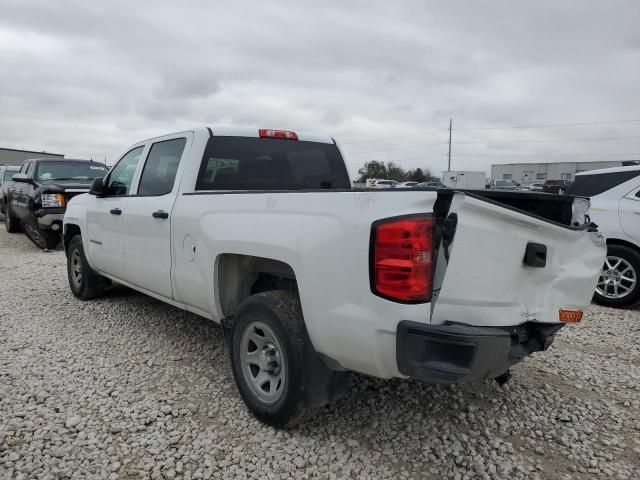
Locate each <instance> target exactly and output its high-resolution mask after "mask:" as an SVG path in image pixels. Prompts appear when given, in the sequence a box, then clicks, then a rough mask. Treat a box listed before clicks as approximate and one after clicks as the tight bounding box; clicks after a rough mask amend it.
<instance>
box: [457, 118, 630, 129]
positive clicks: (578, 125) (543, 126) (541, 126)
mask: <svg viewBox="0 0 640 480" xmlns="http://www.w3.org/2000/svg"><path fill="white" fill-rule="evenodd" d="M635 122H640V120H608V121H603V122H580V123H546V124H545V123H542V124H537V125H508V126H503V127H466V128H458V129H456V130H506V129H511V128H553V127H584V126H588V125H610V124H614V123H635Z"/></svg>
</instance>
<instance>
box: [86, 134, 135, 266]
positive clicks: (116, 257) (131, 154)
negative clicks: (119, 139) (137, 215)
mask: <svg viewBox="0 0 640 480" xmlns="http://www.w3.org/2000/svg"><path fill="white" fill-rule="evenodd" d="M143 152H144V145H140V146H137V147H135V148H133V149H131V150H130V151H128V152H127V153H126V154H125V155H124V156H123V157H122V158H121V159H120V160H119V161H118V163H117V164H116V166H115V167H113V168H112V169H111V172H109V174H108V175H107V176H106V177H105V180H104V181H105V188H106V192H107V193H106V194H105V195H104V196H103V197H96V196H92V197H91V202H90V204H89V206H88V208H87V232H86V235H87V237H88V238H87V240H88V243H85V245H87V246H88V249H89V256H88V258H89V261H90V263H91V265H92V266H93V268H95V269H96V270H98V271H100V272H102V273H106V274H108V275H112V276H114V277H118V278H120V277H122V274H123V261H124V260H123V254H122V215H123V214H125V212H126V211H127V201H128V196H129V194H130V193H131V187H132V184H133V179H134V176H135V174H136V169H137V167H138V163H139V161H140V158H141V157H142V153H143Z"/></svg>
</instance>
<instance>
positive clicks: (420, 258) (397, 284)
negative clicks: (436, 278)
mask: <svg viewBox="0 0 640 480" xmlns="http://www.w3.org/2000/svg"><path fill="white" fill-rule="evenodd" d="M371 235H372V243H371V245H372V246H371V248H372V251H371V269H372V272H371V289H372V290H373V293H375V294H376V295H379V296H381V297H384V298H388V299H390V300H395V301H400V302H406V303H423V302H428V301H429V300H430V299H431V277H432V275H431V273H432V266H433V262H432V256H433V255H432V250H433V244H432V241H433V221H432V219H431V217H429V216H419V217H403V218H397V219H390V220H383V221H380V222H377V223H375V224H374V225H373V229H372V232H371Z"/></svg>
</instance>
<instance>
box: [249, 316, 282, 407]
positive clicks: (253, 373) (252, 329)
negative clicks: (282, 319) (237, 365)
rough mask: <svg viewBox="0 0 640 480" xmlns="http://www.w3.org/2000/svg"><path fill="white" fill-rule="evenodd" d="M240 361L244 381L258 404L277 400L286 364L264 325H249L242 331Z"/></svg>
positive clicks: (252, 323) (275, 338) (278, 347)
mask: <svg viewBox="0 0 640 480" xmlns="http://www.w3.org/2000/svg"><path fill="white" fill-rule="evenodd" d="M240 361H241V362H242V373H243V375H244V379H245V382H246V383H247V385H248V386H249V388H250V389H251V391H252V392H253V394H254V395H255V396H256V397H257V398H258V399H259V400H260V401H262V402H264V403H268V404H273V403H276V402H277V401H278V400H280V398H281V397H282V395H283V394H284V389H285V379H286V375H287V371H286V365H285V362H284V355H283V354H282V347H281V345H280V342H279V341H278V338H277V337H276V335H275V334H274V333H273V330H271V328H269V326H267V325H266V324H265V323H263V322H259V321H253V322H250V323H249V324H248V325H247V326H246V328H245V329H244V332H242V338H241V340H240Z"/></svg>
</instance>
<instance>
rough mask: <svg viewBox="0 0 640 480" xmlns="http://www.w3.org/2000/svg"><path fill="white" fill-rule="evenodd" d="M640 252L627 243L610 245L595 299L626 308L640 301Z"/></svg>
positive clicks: (608, 304)
mask: <svg viewBox="0 0 640 480" xmlns="http://www.w3.org/2000/svg"><path fill="white" fill-rule="evenodd" d="M639 276H640V253H638V251H636V250H634V249H632V248H630V247H627V246H625V245H609V246H608V247H607V258H606V260H605V262H604V265H603V266H602V270H601V271H600V278H598V284H597V286H596V292H595V295H594V300H595V301H596V302H598V303H599V304H601V305H605V306H608V307H617V308H624V307H630V306H632V305H635V304H636V303H638V302H640V278H639Z"/></svg>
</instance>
